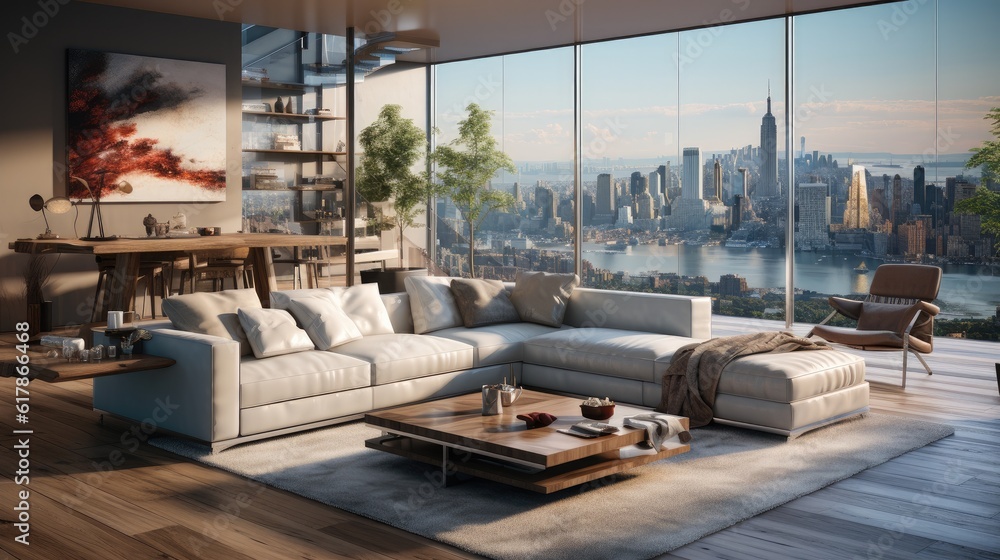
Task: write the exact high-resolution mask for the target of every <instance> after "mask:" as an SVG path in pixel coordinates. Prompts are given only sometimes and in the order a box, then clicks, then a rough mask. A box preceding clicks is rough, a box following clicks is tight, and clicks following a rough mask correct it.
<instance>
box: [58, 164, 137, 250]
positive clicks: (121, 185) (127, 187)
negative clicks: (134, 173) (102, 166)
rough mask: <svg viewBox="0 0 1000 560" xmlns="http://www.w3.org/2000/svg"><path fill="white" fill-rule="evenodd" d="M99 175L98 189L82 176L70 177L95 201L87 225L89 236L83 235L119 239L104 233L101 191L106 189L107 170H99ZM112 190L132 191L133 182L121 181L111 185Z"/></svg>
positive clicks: (92, 238)
mask: <svg viewBox="0 0 1000 560" xmlns="http://www.w3.org/2000/svg"><path fill="white" fill-rule="evenodd" d="M96 173H97V174H98V175H100V176H101V186H100V188H98V189H97V190H94V189H92V188H90V183H88V182H87V181H86V180H84V179H81V178H80V177H70V181H77V182H78V183H80V184H81V185H83V187H84V188H85V189H87V192H88V193H89V194H90V199H91V200H93V201H94V205H93V206H92V207H91V208H90V225H89V226H88V227H87V237H81V238H80V239H83V240H84V241H110V240H112V239H117V238H118V236H116V235H112V236H105V235H104V219H103V218H102V217H101V193H102V192H103V191H104V174H105V173H107V172H106V171H97V172H96ZM111 190H112V191H119V192H122V193H125V194H129V193H130V192H132V184H131V183H129V182H128V181H119V182H117V183H115V184H114V185H113V186H112V187H111ZM95 215H96V216H97V236H96V237H95V236H94V216H95Z"/></svg>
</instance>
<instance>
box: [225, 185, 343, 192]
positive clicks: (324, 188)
mask: <svg viewBox="0 0 1000 560" xmlns="http://www.w3.org/2000/svg"><path fill="white" fill-rule="evenodd" d="M342 189H343V187H341V186H339V185H292V186H290V187H277V188H273V189H259V188H255V187H247V188H244V189H243V190H245V191H277V192H288V191H292V192H296V191H317V192H330V191H339V190H342Z"/></svg>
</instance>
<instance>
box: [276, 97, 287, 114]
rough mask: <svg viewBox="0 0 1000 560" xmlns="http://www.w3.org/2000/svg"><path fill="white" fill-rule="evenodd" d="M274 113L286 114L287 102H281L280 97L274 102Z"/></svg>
mask: <svg viewBox="0 0 1000 560" xmlns="http://www.w3.org/2000/svg"><path fill="white" fill-rule="evenodd" d="M274 112H275V113H284V112H285V102H284V101H282V100H281V97H280V96H279V97H278V98H277V99H275V100H274Z"/></svg>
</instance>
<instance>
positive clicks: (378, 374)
mask: <svg viewBox="0 0 1000 560" xmlns="http://www.w3.org/2000/svg"><path fill="white" fill-rule="evenodd" d="M330 351H331V352H336V353H338V354H345V355H347V356H352V357H354V358H357V359H359V360H364V361H365V362H368V363H369V364H371V367H372V376H371V383H372V385H384V384H386V383H394V382H396V381H405V380H407V379H415V378H418V377H425V376H427V375H435V374H438V373H448V372H451V371H458V370H463V369H471V368H472V367H473V365H472V363H473V351H472V347H471V346H469V345H468V344H464V343H462V342H458V341H456V340H449V339H447V338H439V337H436V336H428V335H419V334H405V333H396V334H380V335H374V336H366V337H364V338H362V339H361V340H355V341H354V342H348V343H347V344H342V345H340V346H338V347H336V348H334V349H332V350H330Z"/></svg>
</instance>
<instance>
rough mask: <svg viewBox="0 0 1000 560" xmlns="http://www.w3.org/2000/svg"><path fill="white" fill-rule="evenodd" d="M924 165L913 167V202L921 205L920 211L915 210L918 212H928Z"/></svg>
mask: <svg viewBox="0 0 1000 560" xmlns="http://www.w3.org/2000/svg"><path fill="white" fill-rule="evenodd" d="M924 181H925V179H924V166H923V165H918V166H916V167H914V168H913V203H914V204H919V205H920V210H919V211H918V212H913V214H914V215H916V214H927V213H928V212H927V206H926V204H925V202H924Z"/></svg>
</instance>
